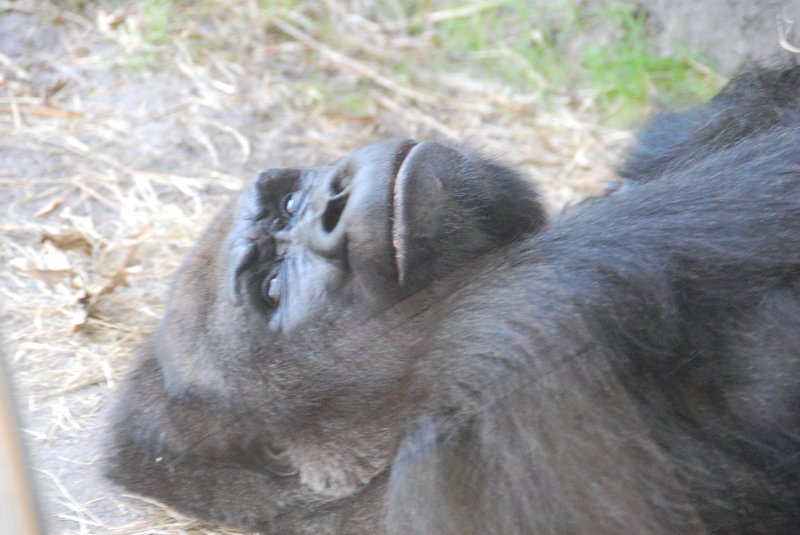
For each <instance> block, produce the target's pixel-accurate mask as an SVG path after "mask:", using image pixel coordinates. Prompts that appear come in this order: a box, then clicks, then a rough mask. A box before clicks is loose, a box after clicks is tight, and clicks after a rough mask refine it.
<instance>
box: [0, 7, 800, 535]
mask: <svg viewBox="0 0 800 535" xmlns="http://www.w3.org/2000/svg"><path fill="white" fill-rule="evenodd" d="M798 16H800V1H799V0H793V1H789V2H785V1H767V0H755V1H747V0H692V1H690V0H672V1H670V0H652V1H648V2H636V1H633V0H630V1H628V0H619V1H610V0H593V1H592V0H547V1H546V0H484V1H464V2H457V1H448V0H342V1H338V0H260V1H256V0H249V1H241V2H224V1H222V0H198V1H194V2H168V1H164V0H144V1H140V2H121V1H82V0H64V1H58V2H55V1H53V2H47V1H25V0H20V1H0V207H2V211H0V229H1V231H0V295H2V302H1V303H2V307H3V316H2V317H3V321H2V330H3V332H4V335H5V336H4V340H5V343H4V344H3V348H4V349H3V353H4V356H5V359H6V361H7V367H8V368H9V370H10V376H11V378H12V380H13V382H14V386H15V390H16V392H17V393H18V396H17V408H18V409H19V412H20V413H21V414H22V418H23V420H22V425H21V430H22V433H21V435H22V438H23V439H24V441H25V443H26V444H27V445H28V447H29V448H28V454H29V457H30V459H31V465H32V473H33V474H34V478H35V480H36V481H35V483H36V487H37V489H38V491H39V493H40V496H41V500H40V503H41V510H42V516H43V518H44V520H45V522H46V524H47V525H48V526H49V528H50V531H51V532H53V533H64V534H72V533H75V534H78V533H80V534H85V533H113V534H138V533H142V534H143V533H162V534H178V533H193V534H194V533H211V532H213V533H219V532H220V531H219V530H218V529H216V528H212V527H209V526H206V525H204V524H202V523H200V522H197V521H194V520H192V519H189V518H186V517H183V516H181V515H179V514H177V513H175V512H173V511H171V510H168V509H167V508H164V507H163V506H161V505H159V504H157V503H153V502H151V501H149V500H144V499H142V498H138V497H134V496H126V495H121V494H120V493H119V492H118V491H117V490H116V489H113V488H110V487H109V486H107V485H106V484H105V483H104V482H103V481H102V479H101V477H100V476H99V473H98V470H97V468H98V459H99V455H100V451H99V448H98V446H99V444H100V440H101V437H102V434H103V419H102V413H103V410H104V407H105V405H106V402H107V400H108V397H109V395H110V393H111V392H113V390H114V388H115V385H116V384H117V383H118V381H119V379H120V377H121V376H122V373H123V372H124V370H125V369H126V367H127V364H128V362H129V361H130V359H131V357H132V354H133V352H134V351H135V350H136V347H137V344H138V343H139V342H140V341H141V340H142V338H143V336H145V335H146V333H148V332H150V331H151V330H152V328H153V326H154V325H155V323H156V322H157V321H158V318H159V317H160V315H161V312H162V310H163V299H164V293H165V290H166V287H167V285H168V283H169V279H170V276H171V275H172V273H174V271H175V270H176V269H177V267H178V265H179V262H180V260H181V257H182V256H183V255H184V254H185V253H186V252H187V250H188V249H189V248H190V247H191V245H192V243H193V241H194V240H195V238H196V237H197V236H198V234H199V233H200V232H201V231H202V229H203V226H204V225H205V224H206V223H207V222H208V221H209V220H210V218H211V217H212V216H213V214H214V213H215V211H216V210H217V209H218V208H219V207H220V206H221V205H222V203H223V202H224V201H225V199H227V198H228V197H229V195H230V194H231V192H232V191H234V190H237V189H239V188H240V187H241V186H242V185H243V183H244V182H245V181H246V180H247V179H248V178H249V177H251V176H253V175H254V174H255V173H256V172H257V171H258V170H261V169H264V168H266V167H278V166H311V165H316V164H320V163H323V162H326V161H330V160H332V159H335V158H338V157H341V156H343V155H345V154H347V153H348V152H350V151H351V150H353V149H355V148H357V147H359V146H362V145H364V144H368V143H372V142H375V141H378V140H380V139H386V138H398V137H412V138H417V139H422V138H433V139H437V140H439V141H444V142H449V143H455V144H458V145H463V146H467V147H470V148H472V149H476V150H478V151H481V152H483V153H485V154H488V155H491V156H493V157H496V158H497V159H499V160H500V161H503V162H505V163H507V164H509V165H512V166H514V167H516V168H519V169H521V170H522V171H523V173H524V174H525V175H526V176H528V177H529V178H530V179H531V180H532V181H534V182H535V183H536V184H537V185H538V187H539V188H540V190H541V191H542V193H543V195H544V197H545V200H546V202H547V204H548V207H549V209H550V210H551V211H552V212H553V213H557V212H558V211H560V210H562V209H564V208H565V207H567V206H569V205H570V204H572V203H575V202H578V201H580V200H581V199H583V198H585V197H587V196H589V195H597V194H602V193H603V192H604V191H605V190H606V189H607V188H608V187H609V183H611V182H613V181H614V171H613V166H614V162H616V161H618V159H619V157H620V155H621V154H622V152H623V151H624V149H625V146H626V145H627V144H628V143H629V141H630V139H631V136H630V131H631V129H632V128H634V127H635V126H636V125H637V124H640V123H641V122H642V121H643V120H645V118H646V117H647V116H648V115H649V114H651V113H652V112H654V111H656V110H658V109H660V108H663V107H668V108H675V107H681V106H687V105H691V104H692V103H696V102H699V101H702V100H705V99H707V98H709V97H710V96H712V95H713V94H714V93H715V92H716V91H717V90H718V89H719V88H720V87H721V86H722V85H723V84H724V83H725V81H726V80H727V79H728V78H729V77H730V76H731V75H732V73H734V72H736V70H737V69H739V68H740V67H741V66H742V65H746V64H748V63H750V62H751V61H754V60H757V61H778V60H779V57H780V56H781V51H782V50H783V51H784V52H783V53H784V55H786V54H787V53H786V52H785V51H786V50H791V49H793V48H794V47H795V46H800V45H793V44H792V43H798V42H800V38H794V35H795V32H793V28H792V25H793V18H795V17H798ZM781 43H783V44H782V45H781ZM795 50H796V49H795ZM0 412H2V411H0ZM5 413H8V410H6V411H5ZM8 429H9V427H8V426H7V427H6V430H5V431H3V430H0V433H3V434H4V436H5V437H6V438H8V435H9V434H10V431H8ZM9 444H11V445H12V449H11V450H10V451H12V453H11V454H8V455H10V457H7V458H10V459H12V460H11V464H10V465H8V466H10V467H11V468H12V469H13V468H14V466H17V468H18V465H19V463H20V462H21V461H20V460H19V459H20V456H19V455H20V454H19V452H17V453H14V448H13V444H14V442H13V441H11V442H9ZM12 471H13V470H12ZM17 472H19V473H18V474H17V476H16V479H13V480H12V479H7V480H6V481H7V482H9V483H11V487H12V489H2V490H4V491H7V492H10V491H13V490H15V489H17V490H18V489H19V488H23V487H19V485H24V483H19V482H21V481H24V480H25V472H24V471H21V472H20V471H19V470H18V471H17ZM6 486H8V485H6ZM0 511H2V510H0ZM20 511H24V509H20ZM6 514H9V513H6ZM3 522H4V521H3V519H2V518H0V525H2V526H8V525H9V524H7V523H5V524H4V523H3ZM20 533H22V531H20ZM231 533H232V532H231Z"/></svg>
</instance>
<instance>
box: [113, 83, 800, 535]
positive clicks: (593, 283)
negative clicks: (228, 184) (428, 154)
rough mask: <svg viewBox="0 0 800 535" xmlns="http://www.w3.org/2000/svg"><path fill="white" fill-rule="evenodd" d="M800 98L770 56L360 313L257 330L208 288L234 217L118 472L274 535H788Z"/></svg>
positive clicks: (128, 411) (145, 372) (799, 442)
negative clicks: (414, 285) (612, 161)
mask: <svg viewBox="0 0 800 535" xmlns="http://www.w3.org/2000/svg"><path fill="white" fill-rule="evenodd" d="M798 95H800V68H798V67H793V68H789V69H785V70H783V71H781V72H766V71H755V72H754V73H751V74H747V75H744V77H742V78H740V79H738V80H737V81H734V82H733V83H732V84H731V85H730V86H729V87H728V88H727V89H726V90H725V91H723V93H722V94H721V95H720V96H718V97H717V98H716V99H715V100H713V101H712V102H711V103H710V104H709V105H708V106H706V107H703V108H700V109H698V110H692V111H688V112H686V113H684V114H674V115H667V116H665V117H663V118H661V119H658V120H656V121H655V122H654V123H652V125H651V126H650V127H649V128H648V129H645V131H644V132H643V133H642V134H641V135H640V137H639V139H640V142H639V145H637V146H636V147H635V148H634V149H633V150H632V151H631V154H630V157H629V159H628V161H627V162H626V163H625V164H624V165H623V167H622V175H623V176H626V177H629V178H634V179H637V180H636V182H635V183H634V184H632V185H631V187H628V188H626V189H624V190H623V191H620V192H618V193H616V194H613V195H610V196H607V197H604V198H599V199H595V200H590V201H587V202H585V203H583V204H581V205H579V206H577V207H576V208H575V209H574V210H573V211H572V212H571V213H569V214H568V215H566V216H563V217H561V218H560V219H559V220H558V221H555V222H554V223H552V224H551V225H550V226H549V227H548V228H546V229H544V230H541V231H540V230H539V229H538V227H537V228H533V227H532V228H531V229H529V232H528V233H527V234H526V235H524V236H522V237H519V236H515V237H514V239H513V240H512V241H511V242H510V243H502V242H497V243H494V244H493V246H492V248H491V250H489V251H488V252H484V253H483V254H481V255H479V256H478V257H477V258H474V259H472V260H469V261H466V260H465V261H464V262H462V263H460V265H458V266H452V267H453V269H454V271H452V272H451V273H450V274H448V275H445V276H443V277H441V278H440V279H439V280H437V281H433V282H431V283H430V284H428V285H426V286H425V287H424V288H422V289H420V291H418V292H416V293H415V294H414V295H411V296H410V297H404V298H403V299H402V300H401V301H399V302H398V303H396V304H394V306H392V307H391V308H390V309H388V310H385V311H383V312H381V313H380V314H378V315H377V316H375V317H374V318H372V319H371V320H370V321H366V322H364V321H362V320H361V319H360V318H359V317H358V316H359V314H358V313H357V312H358V311H349V310H346V309H341V308H339V307H335V306H331V307H323V308H322V309H321V310H319V311H318V312H317V314H316V315H315V317H314V318H312V319H310V320H309V321H308V323H307V324H306V325H305V326H304V328H302V329H301V330H299V331H297V332H293V333H288V334H285V335H281V336H274V335H262V334H260V333H259V331H258V329H260V327H259V325H260V324H261V322H263V320H262V319H259V318H258V317H257V315H256V314H254V313H252V312H248V311H247V310H242V309H241V308H232V307H231V306H230V305H226V304H223V300H222V297H220V296H219V295H218V293H216V292H217V290H216V288H219V287H221V286H220V283H219V281H217V279H216V278H215V277H216V275H214V274H215V273H217V271H218V270H216V268H215V267H214V266H215V265H217V264H218V263H220V262H223V261H224V260H223V259H221V258H220V257H219V255H218V249H216V248H215V247H213V244H218V243H220V241H224V238H225V236H224V233H225V232H226V229H227V224H226V223H224V221H225V218H226V217H228V218H229V217H231V216H230V215H228V216H225V215H223V216H221V217H222V219H221V221H222V223H220V222H217V223H216V224H215V226H214V227H213V228H212V229H211V230H210V231H209V234H208V235H207V236H206V237H205V238H204V239H203V240H202V241H201V245H200V246H199V247H198V249H197V250H196V251H195V253H193V256H192V257H191V258H190V260H189V261H188V263H187V267H186V268H184V271H183V275H181V276H180V277H179V279H178V281H177V282H176V286H175V288H174V289H173V294H172V297H171V303H172V305H171V307H170V308H169V309H168V312H167V315H166V317H165V319H164V321H163V322H162V326H161V328H160V330H159V334H157V335H156V337H155V338H154V340H153V342H152V343H151V344H150V345H149V346H148V347H147V348H145V350H144V351H143V353H142V357H141V359H140V361H139V362H138V363H137V364H136V365H135V367H134V369H133V371H132V372H131V375H130V377H129V379H128V381H127V384H126V386H125V388H124V389H123V391H122V393H121V395H120V399H119V400H118V403H117V406H116V412H115V422H114V431H115V432H114V437H113V440H112V444H111V447H110V449H109V462H110V470H109V474H110V476H111V478H112V479H114V480H115V481H117V482H119V483H120V484H122V485H123V486H125V487H126V488H128V489H129V490H132V491H134V492H139V493H142V494H146V495H149V496H153V497H155V498H158V499H160V500H162V501H164V502H166V503H168V504H170V505H173V506H175V507H177V508H178V509H181V510H184V511H187V512H189V513H191V514H194V515H197V516H199V517H201V518H205V519H209V520H212V521H214V522H219V523H224V524H230V525H233V526H240V527H244V528H247V529H254V530H259V531H262V532H264V533H276V534H277V533H280V534H292V533H296V534H311V533H314V534H325V533H331V534H332V533H347V534H380V533H392V534H395V533H396V534H401V533H402V534H409V533H415V534H434V533H443V534H454V535H456V534H458V535H463V534H488V533H492V534H517V533H519V534H522V533H535V534H544V533H553V534H567V533H591V534H598V533H609V534H618V533H637V534H639V533H647V534H651V533H720V534H723V533H724V534H731V533H742V534H745V533H746V534H753V533H763V534H783V533H786V534H789V533H796V532H797V530H798V526H800V97H798ZM488 178H491V177H487V179H488ZM531 202H534V201H533V200H531ZM230 211H232V210H229V212H230ZM494 217H496V216H494ZM489 220H491V218H489ZM209 244H211V245H209ZM453 247H457V245H453ZM187 296H189V297H187ZM187 303H188V304H187Z"/></svg>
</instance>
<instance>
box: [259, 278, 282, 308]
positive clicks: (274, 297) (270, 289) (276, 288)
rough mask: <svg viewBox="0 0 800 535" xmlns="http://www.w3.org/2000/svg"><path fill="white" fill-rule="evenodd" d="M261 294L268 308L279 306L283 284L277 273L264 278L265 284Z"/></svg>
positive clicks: (262, 284) (263, 283) (262, 285)
mask: <svg viewBox="0 0 800 535" xmlns="http://www.w3.org/2000/svg"><path fill="white" fill-rule="evenodd" d="M261 294H262V296H263V297H264V302H265V303H266V304H267V306H269V307H271V308H275V307H277V306H278V304H279V303H280V301H281V282H280V278H279V277H278V274H277V273H275V274H273V275H269V276H267V277H264V282H262V283H261Z"/></svg>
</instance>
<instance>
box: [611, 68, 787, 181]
mask: <svg viewBox="0 0 800 535" xmlns="http://www.w3.org/2000/svg"><path fill="white" fill-rule="evenodd" d="M798 88H800V64H792V65H788V66H784V67H781V68H777V69H776V68H773V69H770V68H766V67H756V68H752V69H750V70H748V71H745V72H744V73H742V74H740V75H738V76H737V77H735V78H734V79H733V80H731V81H730V82H729V83H728V84H727V85H726V86H725V87H724V88H723V90H722V91H721V92H720V93H719V94H718V95H717V96H716V97H714V98H713V99H712V100H711V101H710V102H709V103H708V104H705V105H703V106H701V107H697V108H692V109H689V110H686V111H682V112H670V113H663V114H660V115H657V116H656V117H655V118H653V119H652V120H651V121H650V122H649V123H648V124H647V125H645V127H644V128H643V129H642V130H641V131H640V132H639V134H638V135H637V137H636V142H635V143H634V145H633V147H632V148H631V149H630V150H629V152H628V155H627V157H626V158H625V160H624V162H623V164H622V165H621V166H620V167H619V169H618V173H619V175H620V176H621V177H622V178H625V179H628V180H634V181H638V182H646V181H650V180H653V179H656V178H659V177H661V176H663V175H665V174H667V173H671V172H675V171H679V170H681V169H685V168H687V167H690V166H691V165H693V164H694V163H696V162H698V161H701V160H705V159H707V158H708V157H709V156H710V155H712V154H714V153H716V152H718V151H720V150H723V149H725V148H727V147H730V146H731V145H734V144H736V143H739V142H741V141H742V140H747V141H748V142H750V141H751V140H752V139H753V138H755V137H757V136H759V135H761V134H763V133H765V132H767V131H768V130H772V129H775V128H789V129H794V130H797V129H798V127H799V126H800V91H798Z"/></svg>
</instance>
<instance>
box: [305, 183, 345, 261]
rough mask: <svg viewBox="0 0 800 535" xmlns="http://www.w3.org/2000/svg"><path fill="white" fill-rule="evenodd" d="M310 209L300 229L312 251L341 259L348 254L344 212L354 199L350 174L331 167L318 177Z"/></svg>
mask: <svg viewBox="0 0 800 535" xmlns="http://www.w3.org/2000/svg"><path fill="white" fill-rule="evenodd" d="M316 182H317V184H315V186H314V188H313V190H312V199H311V202H310V207H309V208H310V210H309V213H308V214H305V217H304V218H303V221H302V222H301V223H300V224H301V226H302V228H300V229H298V230H299V232H300V236H301V239H302V241H303V242H304V243H303V245H305V246H306V247H307V248H308V250H309V251H311V252H312V253H314V254H317V255H319V256H322V257H325V258H330V259H338V258H339V257H340V256H342V255H343V254H344V247H345V241H346V235H345V222H344V221H343V218H342V215H343V214H344V212H345V208H347V203H348V201H349V200H350V178H349V177H348V175H347V173H345V172H344V171H342V170H341V169H333V170H329V171H328V173H326V174H325V175H323V176H321V177H320V178H319V180H318V181H316Z"/></svg>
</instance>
